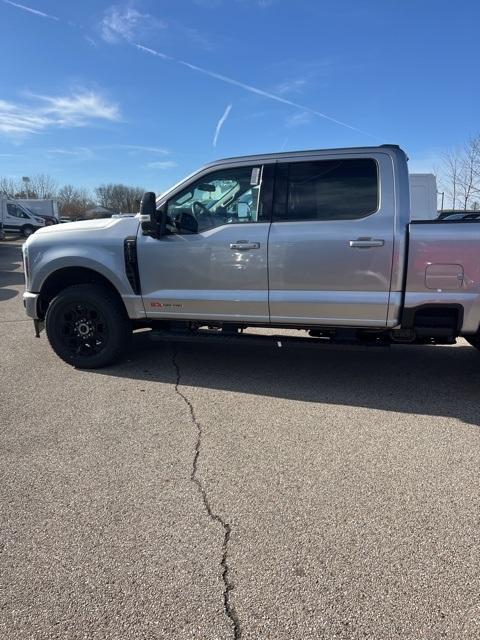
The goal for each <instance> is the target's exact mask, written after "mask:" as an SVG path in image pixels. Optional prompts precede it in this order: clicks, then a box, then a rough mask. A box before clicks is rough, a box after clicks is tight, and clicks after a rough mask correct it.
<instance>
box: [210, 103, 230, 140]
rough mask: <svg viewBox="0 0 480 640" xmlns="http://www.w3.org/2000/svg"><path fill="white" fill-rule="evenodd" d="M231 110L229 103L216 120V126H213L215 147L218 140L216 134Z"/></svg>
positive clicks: (217, 134)
mask: <svg viewBox="0 0 480 640" xmlns="http://www.w3.org/2000/svg"><path fill="white" fill-rule="evenodd" d="M231 110H232V105H231V104H229V105H228V106H227V108H226V109H225V111H224V112H223V115H222V117H221V118H220V120H219V121H218V122H217V126H216V127H215V134H214V136H213V146H214V147H216V146H217V142H218V136H219V135H220V131H221V130H222V127H223V125H224V124H225V122H226V121H227V118H228V116H229V115H230V111H231Z"/></svg>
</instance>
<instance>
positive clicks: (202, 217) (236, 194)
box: [167, 166, 265, 232]
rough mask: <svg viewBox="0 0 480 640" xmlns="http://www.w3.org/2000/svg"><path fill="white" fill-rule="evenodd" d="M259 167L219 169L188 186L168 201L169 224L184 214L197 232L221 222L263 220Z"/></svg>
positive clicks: (235, 222)
mask: <svg viewBox="0 0 480 640" xmlns="http://www.w3.org/2000/svg"><path fill="white" fill-rule="evenodd" d="M261 176H262V171H261V167H259V166H256V167H252V166H249V167H237V168H229V169H220V170H217V171H214V172H213V173H211V174H209V175H207V176H204V177H203V178H201V179H200V180H198V181H196V182H194V183H193V184H191V185H189V186H188V187H187V188H186V189H185V190H183V191H182V192H180V193H179V194H178V195H176V196H175V197H174V198H172V200H170V201H169V202H168V209H167V214H168V217H169V220H170V222H171V223H172V224H175V221H176V220H179V219H180V216H182V215H186V216H191V217H193V218H195V221H196V222H197V223H198V231H199V232H202V231H207V230H208V229H213V228H214V227H218V226H221V225H224V224H241V223H245V222H264V221H265V220H264V219H263V216H262V205H261V201H260V190H261Z"/></svg>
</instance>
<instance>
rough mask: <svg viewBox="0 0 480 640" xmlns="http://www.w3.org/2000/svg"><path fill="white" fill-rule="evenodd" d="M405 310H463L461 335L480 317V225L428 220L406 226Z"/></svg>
mask: <svg viewBox="0 0 480 640" xmlns="http://www.w3.org/2000/svg"><path fill="white" fill-rule="evenodd" d="M408 236H409V243H408V260H407V265H408V266H407V277H406V290H405V305H404V306H405V309H409V308H414V307H420V306H421V305H426V304H428V305H432V304H441V305H444V304H449V305H458V306H459V309H462V318H461V327H460V329H461V333H462V334H470V333H476V331H477V330H478V326H479V320H478V319H479V318H480V255H479V247H480V225H478V226H477V225H476V223H475V221H463V220H459V221H443V220H429V221H418V222H411V223H410V225H409V233H408Z"/></svg>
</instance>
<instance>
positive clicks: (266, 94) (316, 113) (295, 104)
mask: <svg viewBox="0 0 480 640" xmlns="http://www.w3.org/2000/svg"><path fill="white" fill-rule="evenodd" d="M132 44H133V46H135V47H136V48H137V49H139V50H140V51H143V52H144V53H149V54H150V55H154V56H157V57H159V58H161V59H162V60H167V61H169V62H175V63H176V64H179V65H182V66H183V67H187V69H191V70H192V71H196V72H198V73H202V74H203V75H206V76H209V77H210V78H214V79H215V80H220V81H221V82H224V83H226V84H230V85H233V86H235V87H239V88H240V89H243V90H244V91H248V92H249V93H254V94H255V95H258V96H262V97H263V98H268V99H269V100H274V101H275V102H279V103H281V104H285V105H288V106H290V107H295V108H296V109H300V110H301V111H306V112H308V113H310V114H312V115H314V116H317V117H318V118H323V119H324V120H328V121H329V122H333V123H334V124H338V125H339V126H341V127H346V128H347V129H351V130H352V131H356V132H357V133H362V134H363V135H366V136H368V137H370V138H375V136H373V135H372V134H371V133H368V132H367V131H363V130H362V129H359V128H358V127H355V126H353V125H351V124H349V123H348V122H343V121H342V120H338V119H337V118H333V117H332V116H329V115H327V114H326V113H323V112H322V111H318V110H317V109H312V108H311V107H308V106H305V105H302V104H299V103H298V102H293V101H292V100H288V99H287V98H284V97H282V96H279V95H276V94H274V93H270V92H269V91H265V90H264V89H259V88H258V87H254V86H252V85H250V84H246V83H245V82H241V81H240V80H236V79H235V78H230V77H229V76H224V75H223V74H221V73H216V72H215V71H211V70H210V69H205V68H204V67H199V66H198V65H196V64H191V63H190V62H186V61H185V60H180V59H179V58H174V57H172V56H168V55H166V54H165V53H161V52H160V51H156V50H155V49H151V48H150V47H145V46H143V45H141V44H138V43H132Z"/></svg>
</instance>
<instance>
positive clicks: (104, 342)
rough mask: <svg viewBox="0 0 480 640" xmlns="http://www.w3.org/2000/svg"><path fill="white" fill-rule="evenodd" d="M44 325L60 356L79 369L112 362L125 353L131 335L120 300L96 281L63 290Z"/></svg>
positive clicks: (52, 303) (95, 367)
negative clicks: (95, 282)
mask: <svg viewBox="0 0 480 640" xmlns="http://www.w3.org/2000/svg"><path fill="white" fill-rule="evenodd" d="M45 328H46V332H47V337H48V340H49V342H50V345H51V347H52V349H53V350H54V351H55V353H56V354H57V356H59V357H60V358H61V359H62V360H64V361H65V362H67V363H68V364H71V365H73V366H74V367H77V368H79V369H98V368H100V367H105V366H107V365H109V364H112V363H113V362H115V361H116V360H118V359H119V358H120V357H121V356H122V355H123V353H124V352H125V350H126V348H127V346H128V344H129V342H130V338H131V335H132V327H131V323H130V320H129V318H128V316H127V313H126V311H125V308H124V306H123V304H122V302H121V300H119V299H118V297H117V296H116V295H115V294H114V293H113V292H112V291H110V290H109V289H108V288H106V287H103V286H101V285H95V284H79V285H74V286H72V287H67V288H66V289H64V290H63V291H61V292H60V293H59V294H58V295H57V296H56V297H55V298H54V299H53V300H52V302H51V303H50V305H49V307H48V309H47V315H46V317H45Z"/></svg>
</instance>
